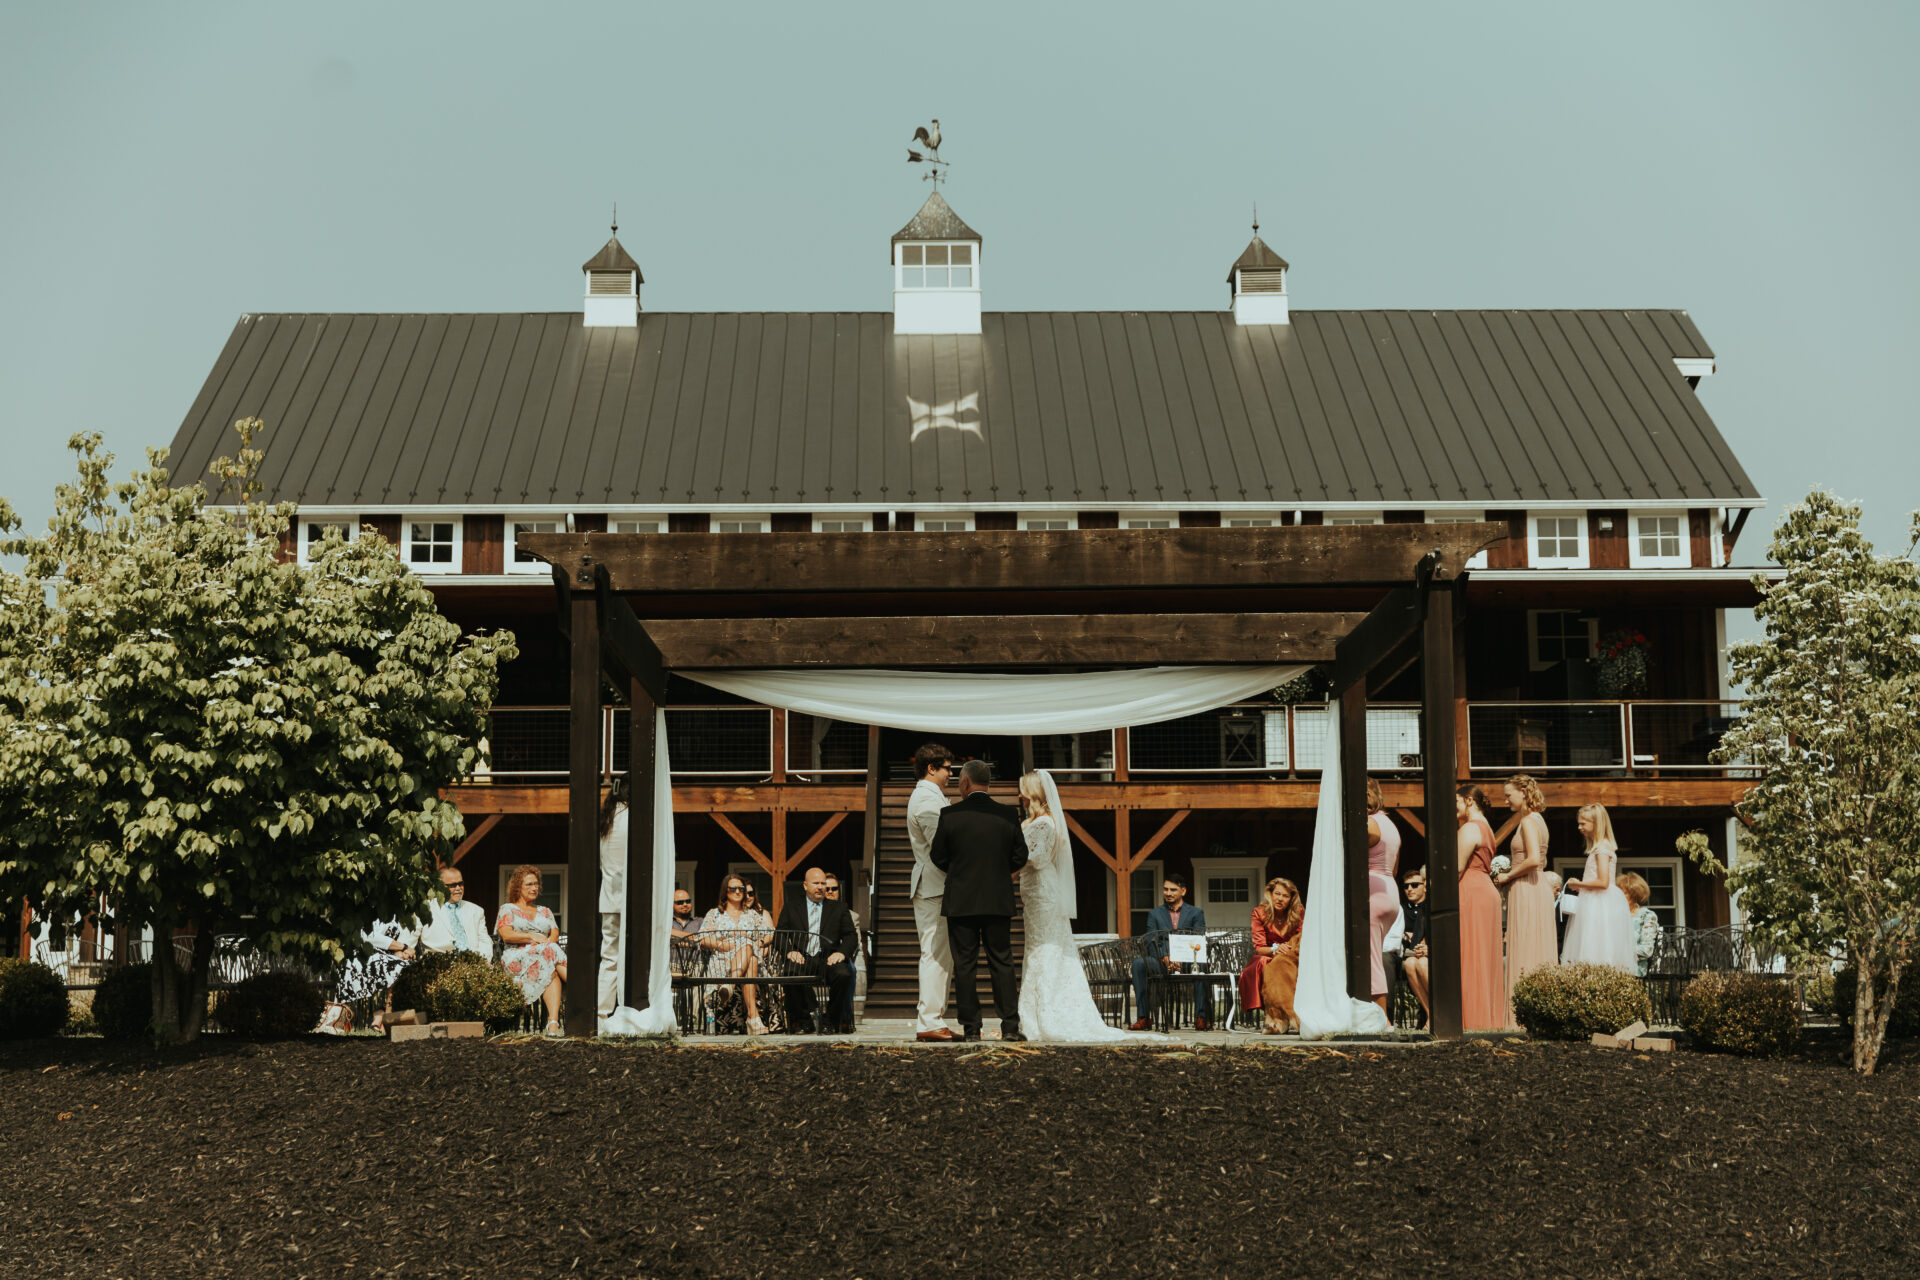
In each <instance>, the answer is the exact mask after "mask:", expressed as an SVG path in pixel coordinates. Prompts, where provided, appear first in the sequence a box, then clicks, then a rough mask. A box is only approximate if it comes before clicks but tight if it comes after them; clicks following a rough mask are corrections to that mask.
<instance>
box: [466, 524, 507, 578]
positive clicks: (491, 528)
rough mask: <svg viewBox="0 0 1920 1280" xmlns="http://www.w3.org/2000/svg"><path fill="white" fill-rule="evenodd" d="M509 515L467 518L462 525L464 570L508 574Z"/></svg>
mask: <svg viewBox="0 0 1920 1280" xmlns="http://www.w3.org/2000/svg"><path fill="white" fill-rule="evenodd" d="M506 534H507V518H506V517H505V516H467V517H466V518H465V519H463V520H462V521H461V522H460V537H461V541H462V542H463V543H464V544H465V545H464V546H462V547H461V549H460V568H461V570H462V571H463V572H466V573H505V572H506Z"/></svg>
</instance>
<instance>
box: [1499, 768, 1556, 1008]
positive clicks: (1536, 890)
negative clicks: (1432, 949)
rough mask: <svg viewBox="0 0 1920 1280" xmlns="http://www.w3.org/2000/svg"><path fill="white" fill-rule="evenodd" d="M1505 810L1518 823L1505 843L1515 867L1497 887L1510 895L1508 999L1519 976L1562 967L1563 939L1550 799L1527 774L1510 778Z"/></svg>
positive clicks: (1500, 877) (1510, 998) (1508, 908)
mask: <svg viewBox="0 0 1920 1280" xmlns="http://www.w3.org/2000/svg"><path fill="white" fill-rule="evenodd" d="M1506 799H1507V808H1509V809H1511V810H1513V811H1514V813H1515V814H1517V815H1518V816H1519V819H1520V825H1519V827H1518V828H1517V829H1516V830H1515V831H1514V833H1513V840H1512V842H1511V843H1509V844H1508V845H1507V856H1508V858H1509V859H1510V860H1511V861H1512V864H1513V865H1512V866H1511V867H1509V868H1508V869H1507V873H1506V874H1505V875H1503V876H1497V877H1495V878H1494V884H1496V885H1499V886H1501V887H1503V888H1505V889H1506V891H1507V999H1508V1001H1509V1002H1511V1001H1512V999H1513V984H1514V983H1516V982H1518V981H1519V980H1520V975H1522V974H1524V973H1526V972H1528V971H1529V970H1532V969H1538V968H1540V967H1541V966H1542V965H1553V964H1559V963H1560V941H1559V935H1558V931H1557V930H1556V929H1555V928H1554V922H1553V899H1554V892H1553V886H1552V885H1549V884H1548V883H1547V878H1546V874H1545V873H1546V869H1547V820H1546V819H1545V818H1544V817H1542V816H1541V814H1542V813H1543V812H1544V811H1545V809H1546V807H1547V797H1546V795H1545V793H1543V792H1542V791H1541V790H1540V784H1539V783H1538V782H1535V781H1534V780H1533V778H1532V777H1530V776H1529V775H1527V774H1524V773H1516V774H1515V775H1514V776H1513V777H1511V778H1509V779H1508V780H1507V786H1506Z"/></svg>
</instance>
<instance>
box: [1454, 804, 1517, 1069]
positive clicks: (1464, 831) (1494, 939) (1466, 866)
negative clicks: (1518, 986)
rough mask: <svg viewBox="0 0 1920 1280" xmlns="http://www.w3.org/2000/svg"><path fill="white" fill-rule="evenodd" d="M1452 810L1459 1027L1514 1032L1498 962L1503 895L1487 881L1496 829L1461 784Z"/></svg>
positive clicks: (1484, 809)
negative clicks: (1457, 898)
mask: <svg viewBox="0 0 1920 1280" xmlns="http://www.w3.org/2000/svg"><path fill="white" fill-rule="evenodd" d="M1454 811H1455V814H1456V816H1457V819H1458V821H1459V824H1460V837H1459V842H1458V845H1457V846H1456V847H1457V849H1458V851H1459V857H1460V864H1459V865H1460V1023H1461V1026H1463V1027H1464V1028H1465V1029H1466V1030H1468V1031H1510V1030H1513V1029H1515V1023H1514V1021H1513V1006H1512V1005H1511V1004H1509V1003H1508V1001H1507V984H1506V978H1505V973H1504V966H1503V965H1502V964H1501V963H1500V891H1499V890H1498V889H1496V888H1494V887H1493V881H1492V880H1491V879H1489V878H1488V877H1487V868H1488V867H1490V866H1492V865H1493V827H1492V825H1491V824H1489V823H1488V822H1487V797H1486V794H1485V793H1484V792H1482V791H1481V790H1480V788H1479V787H1476V786H1474V785H1473V784H1472V783H1470V782H1468V783H1463V784H1461V786H1460V789H1459V791H1458V792H1457V793H1456V799H1455V800H1454Z"/></svg>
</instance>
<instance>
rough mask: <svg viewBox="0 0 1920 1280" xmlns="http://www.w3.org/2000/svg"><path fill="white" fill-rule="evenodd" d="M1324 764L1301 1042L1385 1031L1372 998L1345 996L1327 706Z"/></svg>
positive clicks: (1304, 947) (1300, 998)
mask: <svg viewBox="0 0 1920 1280" xmlns="http://www.w3.org/2000/svg"><path fill="white" fill-rule="evenodd" d="M1326 752H1327V754H1326V764H1325V766H1324V767H1323V768H1322V770H1321V772H1320V805H1319V808H1318V809H1317V810H1316V811H1315V813H1314V815H1313V862H1312V864H1311V866H1310V867H1309V869H1308V871H1307V886H1308V887H1307V918H1306V922H1305V924H1304V925H1303V926H1302V928H1301V933H1300V981H1299V985H1298V987H1297V988H1296V989H1295V990H1294V993H1293V1012H1294V1015H1295V1016H1296V1017H1298V1018H1299V1019H1300V1035H1301V1037H1302V1038H1303V1039H1310V1040H1311V1039H1321V1038H1324V1037H1327V1036H1338V1035H1352V1034H1355V1033H1360V1034H1372V1033H1378V1032H1384V1031H1386V1030H1387V1029H1388V1027H1387V1015H1386V1014H1384V1013H1382V1012H1381V1011H1380V1006H1379V1005H1377V1004H1375V1003H1373V1001H1371V1000H1355V999H1354V998H1353V997H1351V996H1349V995H1348V994H1347V945H1346V941H1347V926H1346V880H1345V877H1344V876H1343V875H1342V874H1341V869H1342V868H1341V864H1342V863H1344V862H1345V861H1346V849H1345V841H1344V839H1343V837H1342V834H1341V830H1340V716H1339V711H1338V708H1337V707H1334V706H1332V705H1329V706H1328V708H1327V746H1326Z"/></svg>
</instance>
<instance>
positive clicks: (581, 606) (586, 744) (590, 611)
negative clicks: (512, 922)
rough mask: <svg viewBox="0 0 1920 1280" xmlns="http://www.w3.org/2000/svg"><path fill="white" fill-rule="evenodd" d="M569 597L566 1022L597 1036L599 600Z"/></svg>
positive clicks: (578, 594)
mask: <svg viewBox="0 0 1920 1280" xmlns="http://www.w3.org/2000/svg"><path fill="white" fill-rule="evenodd" d="M570 595H571V600H570V602H569V603H570V608H569V610H568V612H569V614H570V616H569V618H568V622H569V624H570V625H569V635H570V645H569V648H570V650H571V655H570V656H571V661H570V668H571V669H570V672H569V696H568V700H567V922H568V926H569V927H568V930H567V982H566V986H565V988H564V995H565V998H566V1007H565V1010H564V1013H565V1024H564V1025H565V1029H566V1033H567V1034H568V1035H570V1036H591V1035H593V1034H594V1032H595V1031H596V1030H597V1029H598V1028H597V1027H596V1026H595V1022H596V1016H595V1015H596V1006H597V1005H598V1004H599V1002H600V994H599V993H600V981H599V970H600V762H601V746H602V744H601V740H600V735H601V726H602V724H603V723H604V720H605V717H604V716H603V715H602V714H601V710H600V601H599V598H598V597H597V596H596V595H595V594H594V593H593V592H591V591H575V592H571V593H570Z"/></svg>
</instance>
